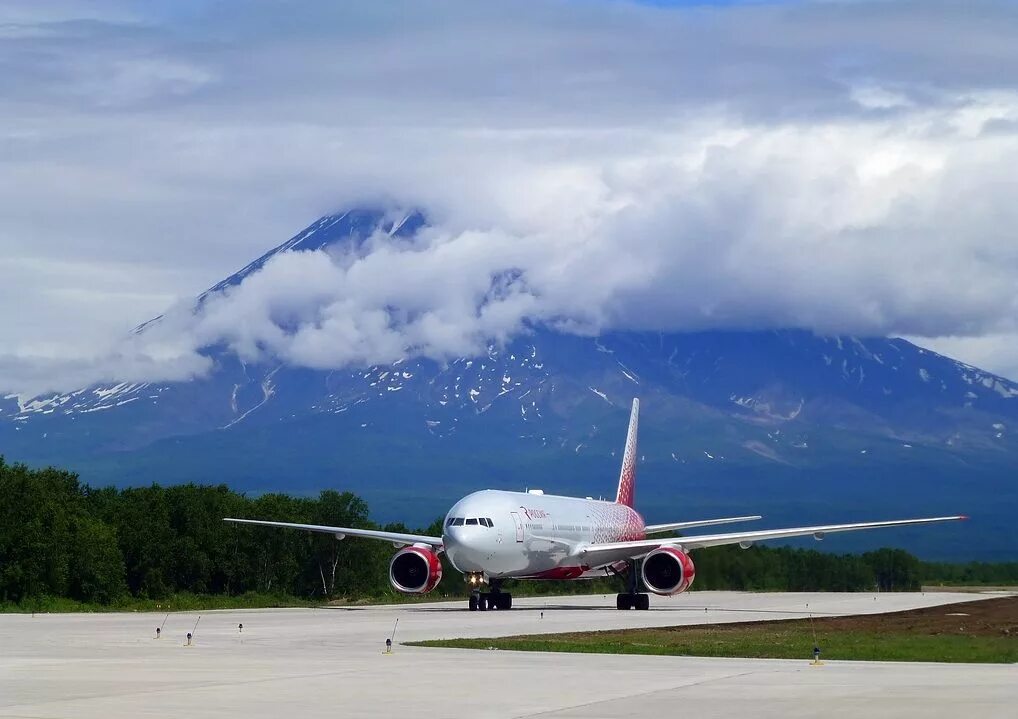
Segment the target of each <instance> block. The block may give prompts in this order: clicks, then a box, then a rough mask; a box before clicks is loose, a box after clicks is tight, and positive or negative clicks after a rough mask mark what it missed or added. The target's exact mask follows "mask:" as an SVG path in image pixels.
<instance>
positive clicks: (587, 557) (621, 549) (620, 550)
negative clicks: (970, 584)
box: [576, 515, 968, 567]
mask: <svg viewBox="0 0 1018 719" xmlns="http://www.w3.org/2000/svg"><path fill="white" fill-rule="evenodd" d="M960 519H968V517H966V516H964V515H958V516H953V517H926V518H923V519H896V520H891V521H887V522H859V523H856V524H822V525H818V526H815V527H791V528H788V529H764V530H760V531H756V532H730V533H726V534H705V535H701V536H698V537H675V538H672V539H641V540H637V541H633V542H612V543H609V544H587V545H583V546H580V547H577V549H576V556H577V557H579V558H580V559H581V560H582V561H583V563H584V564H586V565H588V566H591V567H600V566H604V565H606V564H611V563H613V562H619V561H622V560H626V559H638V558H640V557H643V556H645V555H647V554H650V553H651V552H652V551H654V550H655V549H657V548H658V547H680V548H682V549H687V550H688V549H701V548H703V547H717V546H720V545H723V544H753V543H755V542H760V541H763V540H767V539H786V538H789V537H807V536H810V535H813V536H814V537H815V538H816V539H823V538H824V535H826V534H832V533H834V532H855V531H858V530H861V529H877V528H879V527H900V526H905V525H910V524H930V523H933V522H953V521H957V520H960Z"/></svg>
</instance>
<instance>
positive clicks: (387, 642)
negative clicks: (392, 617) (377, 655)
mask: <svg viewBox="0 0 1018 719" xmlns="http://www.w3.org/2000/svg"><path fill="white" fill-rule="evenodd" d="M398 626H399V617H396V623H395V624H393V625H392V636H391V637H386V638H385V651H384V652H382V654H392V640H393V639H395V638H396V627H398Z"/></svg>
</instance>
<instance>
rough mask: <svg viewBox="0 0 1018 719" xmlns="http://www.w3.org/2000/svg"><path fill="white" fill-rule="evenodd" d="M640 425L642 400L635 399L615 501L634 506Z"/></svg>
mask: <svg viewBox="0 0 1018 719" xmlns="http://www.w3.org/2000/svg"><path fill="white" fill-rule="evenodd" d="M639 424H640V400H638V399H633V412H632V414H630V415H629V432H628V433H627V434H626V451H625V453H624V454H623V455H622V472H621V474H619V491H618V493H617V494H616V495H615V501H616V502H618V503H619V504H624V505H626V506H627V507H632V506H633V499H634V496H635V494H636V433H637V429H638V427H639Z"/></svg>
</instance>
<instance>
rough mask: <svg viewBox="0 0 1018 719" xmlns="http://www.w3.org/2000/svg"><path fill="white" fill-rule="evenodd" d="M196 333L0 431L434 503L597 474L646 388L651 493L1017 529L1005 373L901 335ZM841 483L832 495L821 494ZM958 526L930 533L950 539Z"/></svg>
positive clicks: (37, 444) (595, 478) (373, 228)
mask: <svg viewBox="0 0 1018 719" xmlns="http://www.w3.org/2000/svg"><path fill="white" fill-rule="evenodd" d="M425 224H426V220H425V218H424V216H423V215H422V214H421V213H419V212H411V213H401V214H392V213H387V212H383V211H379V210H365V209H360V210H351V211H349V212H346V213H343V214H337V215H330V216H327V217H323V218H321V219H320V220H318V221H316V222H315V223H314V224H312V225H310V226H309V227H308V228H306V229H305V230H303V231H302V232H300V233H298V234H297V235H295V236H294V237H293V238H292V239H290V240H288V241H287V242H285V243H283V244H281V245H280V246H278V247H276V248H274V249H273V250H271V251H270V252H268V253H266V254H265V255H263V256H262V257H260V258H258V259H257V260H255V261H254V262H252V263H251V264H250V265H248V266H247V267H245V268H244V269H242V270H240V271H239V272H237V273H236V274H234V275H231V276H230V277H228V278H226V279H224V280H223V281H222V282H220V283H218V284H216V285H215V286H214V287H212V288H210V289H209V290H207V291H206V292H205V293H202V295H200V296H199V297H198V298H196V300H195V303H196V307H197V306H200V305H201V304H202V303H203V302H206V301H207V300H208V298H210V297H212V296H215V295H216V294H217V293H221V292H223V291H224V290H226V289H227V288H230V287H233V286H235V285H237V284H239V283H240V282H242V281H243V280H244V279H245V278H247V277H249V276H251V275H253V274H254V273H256V272H257V271H258V270H259V269H260V268H262V267H263V266H264V264H265V263H266V262H267V261H268V260H269V259H270V258H271V257H273V256H275V255H277V254H280V253H284V252H288V251H297V250H308V249H312V250H314V249H334V248H342V247H343V246H344V244H347V245H349V247H351V248H356V246H357V245H358V244H359V243H361V242H363V241H365V239H366V238H367V237H369V236H370V235H372V234H373V233H377V232H382V233H386V234H388V235H391V236H393V237H405V238H411V237H413V236H414V234H415V233H417V232H418V231H419V230H420V229H421V228H422V227H423V226H425ZM158 321H159V318H155V319H154V320H152V321H150V322H149V323H145V324H143V325H141V326H140V327H138V328H136V330H135V331H136V332H145V331H147V330H148V328H149V327H150V326H151V325H152V323H154V322H158ZM207 353H208V355H209V356H210V357H211V358H212V359H213V361H214V370H213V371H212V372H211V373H210V374H209V375H207V376H205V377H203V378H201V379H196V380H193V381H190V382H180V383H157V384H146V383H126V382H125V383H115V384H111V385H107V386H97V387H88V388H82V389H79V390H77V391H74V392H69V393H59V394H54V395H51V396H42V397H31V398H29V397H8V398H6V399H5V400H4V401H3V402H2V403H0V441H2V445H0V446H2V447H3V450H2V451H3V453H4V454H6V455H7V456H8V457H9V458H10V459H23V460H27V461H30V462H34V463H59V464H66V465H69V466H72V467H75V468H78V469H79V470H80V471H81V472H82V474H83V476H84V478H85V479H86V480H88V481H90V482H92V483H94V484H101V483H105V482H108V481H113V482H117V483H146V482H150V481H164V482H176V481H188V480H204V481H209V480H222V481H228V482H230V483H232V484H234V485H236V486H239V487H241V488H247V489H253V490H289V491H295V490H296V491H311V490H314V489H317V488H322V487H325V486H342V487H343V488H345V489H351V490H352V491H355V492H360V493H361V494H363V495H365V496H366V497H367V498H368V499H369V500H373V501H374V502H375V504H376V509H377V505H380V504H381V503H382V502H385V503H386V506H387V507H389V509H390V510H391V512H392V513H393V515H394V516H395V515H397V514H400V513H403V514H402V518H407V515H406V513H407V512H409V513H410V514H411V516H410V517H409V518H410V519H413V520H417V521H421V522H426V521H429V520H430V519H431V518H432V517H433V516H434V515H435V514H437V513H438V512H439V511H441V509H442V508H443V505H444V504H445V503H446V502H447V500H450V499H453V498H455V497H456V496H458V495H460V494H462V493H465V492H466V491H469V490H471V489H474V488H477V487H480V486H506V487H516V486H518V485H519V483H520V482H521V477H529V478H532V479H531V480H522V481H524V482H525V483H529V482H530V481H535V482H537V481H539V482H541V483H543V484H544V485H545V489H547V490H549V491H557V492H563V493H565V492H580V493H586V494H590V493H595V492H598V491H602V492H605V493H607V492H609V491H610V489H611V487H610V485H611V483H612V480H611V475H612V473H613V472H614V471H615V469H614V465H615V461H616V460H615V457H614V455H615V454H616V451H617V449H618V445H619V444H620V442H621V440H622V437H623V435H624V423H625V420H626V416H627V412H628V406H629V402H630V400H631V398H632V397H633V396H640V397H641V398H642V400H643V404H644V408H645V412H644V419H643V422H642V431H641V454H642V455H643V457H642V465H641V477H642V482H641V486H640V491H641V493H642V494H644V496H649V497H654V498H655V500H654V501H655V502H656V503H658V504H659V505H660V506H659V507H658V509H659V510H660V511H665V510H669V509H670V510H680V511H681V513H682V516H685V515H687V514H698V515H699V514H703V513H704V512H706V513H712V512H713V511H721V512H724V511H729V510H731V511H735V512H736V513H740V512H742V510H748V509H750V508H752V507H749V506H748V505H747V504H746V502H747V501H755V502H757V503H758V504H757V505H756V506H758V507H759V504H760V503H763V504H764V506H763V510H764V512H765V513H767V514H769V515H770V517H773V518H776V519H779V518H781V517H782V516H785V515H788V516H789V518H790V519H793V518H794V519H797V520H801V519H803V518H804V517H803V515H804V514H805V515H807V518H808V516H811V512H813V513H814V514H815V515H816V518H817V519H818V520H819V519H830V518H834V519H840V518H843V517H845V515H846V512H847V513H848V514H849V515H851V516H855V515H857V514H858V515H860V516H862V515H865V516H869V515H870V514H873V511H868V512H867V510H871V509H872V506H873V505H875V504H879V505H880V507H881V511H879V512H877V514H879V515H880V516H884V515H887V514H893V513H895V512H906V513H917V512H920V511H922V510H923V509H928V510H929V511H969V512H971V513H973V514H976V513H977V512H978V511H979V510H980V509H983V510H985V512H987V513H988V514H987V515H986V517H987V521H986V523H985V525H983V526H982V527H981V529H980V535H981V536H982V534H983V533H986V534H987V535H989V534H992V536H994V537H995V539H994V542H995V544H993V545H992V546H991V547H990V549H989V550H987V551H988V552H989V553H991V554H992V553H993V552H994V551H997V550H996V549H994V547H997V546H998V545H999V546H1000V547H1003V546H1004V545H1003V544H1001V542H1003V541H1004V540H1006V539H1007V537H1011V538H1013V537H1014V531H1013V530H1012V529H1010V528H1009V527H1008V524H1007V522H1006V520H1005V518H1004V516H1003V514H1002V512H1001V510H1000V507H1001V506H1002V503H1004V504H1006V503H1007V502H1008V501H1012V502H1013V500H1014V498H1015V497H1016V495H1018V488H1016V485H1015V482H1014V481H1013V479H1012V476H1011V472H1012V468H1013V467H1014V466H1015V462H1016V460H1018V442H1016V441H1015V431H1016V430H1018V384H1015V383H1013V382H1011V381H1009V380H1006V379H1004V378H1001V377H998V376H995V375H993V374H990V373H988V372H984V371H982V370H979V369H977V368H975V367H971V366H969V365H966V364H963V363H960V362H957V361H954V360H952V359H950V358H947V357H944V356H941V355H938V354H936V353H933V352H930V351H929V350H925V349H923V348H920V347H917V346H915V345H913V344H911V343H909V342H906V341H904V340H901V339H887V338H855V337H820V336H816V335H814V334H812V333H810V332H806V331H801V330H785V331H768V332H722V331H716V332H696V333H683V334H652V333H626V332H613V333H607V334H604V335H602V336H600V337H596V338H594V337H581V336H576V335H570V334H563V333H558V332H554V331H551V330H549V329H547V328H543V327H534V328H532V329H531V331H529V332H528V333H526V334H524V335H521V336H518V337H517V338H516V339H514V340H513V341H511V342H510V343H508V344H507V345H504V346H498V345H496V344H491V345H489V346H488V347H487V348H486V351H484V352H482V353H480V354H478V355H477V356H471V357H460V358H455V359H452V360H450V361H447V362H444V363H438V362H435V361H433V360H428V359H415V358H407V359H404V360H400V361H397V362H394V363H392V364H386V365H384V366H383V365H378V366H371V367H356V368H348V369H337V370H312V369H306V368H300V367H293V366H289V365H286V364H284V363H281V362H279V361H278V360H269V361H263V362H260V363H256V364H250V363H248V364H245V363H244V362H242V361H241V360H239V359H238V358H237V357H236V356H235V355H233V354H232V353H230V352H229V351H227V350H225V349H223V348H222V347H211V348H208V350H207ZM889 487H894V491H893V492H889V491H888V488H889ZM772 489H773V490H774V491H773V492H772V491H771V490H772ZM877 499H879V502H878V501H877ZM690 502H692V503H693V504H696V505H697V509H696V510H695V511H694V510H692V509H690V508H688V507H687V506H686V505H687V504H688V503H690ZM832 503H837V504H838V507H839V508H840V509H841V510H843V511H839V512H826V511H825V509H826V508H827V507H828V506H829V505H830V504H832ZM959 503H962V504H959ZM768 510H769V511H768ZM995 511H996V512H997V514H994V512H995ZM376 513H379V512H377V511H376ZM414 513H416V514H414ZM672 513H673V514H674V511H673V512H672ZM380 514H381V516H385V512H381V513H380ZM648 514H650V515H651V518H652V519H654V518H656V517H655V516H654V512H648ZM835 515H837V516H835ZM873 518H878V517H873ZM1002 528H1003V531H1004V532H1005V535H1004V537H1003V539H1002V538H1001V534H1000V532H1001V531H1002ZM1008 533H1009V534H1008ZM908 536H909V537H912V538H916V539H918V538H919V537H918V536H917V535H908ZM960 536H961V535H959V534H958V532H957V531H954V530H952V531H950V532H948V533H946V534H945V533H941V534H940V535H939V537H937V536H934V533H928V534H927V535H925V536H924V537H923V538H922V541H925V542H929V543H928V544H925V545H924V546H927V547H930V548H932V549H931V551H933V552H934V553H936V554H940V555H947V554H950V553H951V552H952V551H953V549H952V547H954V546H955V543H957V542H958V541H964V540H961V539H959V537H960ZM931 537H932V538H931ZM945 537H946V539H945ZM880 541H885V542H886V541H889V540H887V539H886V538H885V539H883V540H880ZM983 553H984V554H986V553H987V552H983ZM961 554H962V555H963V556H967V555H968V554H971V552H970V551H968V548H966V550H965V551H964V552H962V553H961Z"/></svg>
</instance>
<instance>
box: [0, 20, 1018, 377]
mask: <svg viewBox="0 0 1018 719" xmlns="http://www.w3.org/2000/svg"><path fill="white" fill-rule="evenodd" d="M977 5H978V7H977V8H976V9H975V10H974V9H973V8H972V7H971V6H969V7H964V8H963V7H959V6H957V5H956V4H950V3H943V4H942V3H936V2H933V3H931V2H882V3H846V4H839V3H823V4H816V5H814V4H791V5H787V4H780V5H763V6H760V5H753V6H748V7H741V6H735V7H731V6H726V7H722V8H709V7H694V8H685V7H684V8H669V7H647V6H641V5H633V4H625V3H556V2H541V3H534V4H531V5H528V7H527V8H526V9H525V10H523V11H513V12H510V11H509V9H508V8H506V7H504V6H500V5H489V4H483V3H482V4H476V3H465V4H449V3H443V4H440V5H435V6H433V5H428V4H421V3H407V4H399V3H397V4H392V5H388V4H387V5H386V6H385V7H381V8H379V7H376V5H375V4H365V5H356V4H355V5H345V6H343V8H342V9H329V8H318V9H308V8H302V9H301V10H299V11H296V12H295V11H292V10H290V11H287V12H285V13H284V12H282V11H281V10H280V9H279V8H277V7H275V6H274V5H273V4H272V3H256V4H252V5H244V6H243V8H242V7H241V6H231V5H229V4H227V5H225V6H223V5H217V6H215V7H214V8H209V7H206V6H204V5H203V4H198V3H195V4H172V5H171V4H167V5H165V6H161V5H159V4H155V5H152V6H150V7H148V8H147V9H146V10H145V13H146V14H145V15H138V14H137V12H138V11H137V10H135V9H134V8H131V7H126V8H125V7H119V6H116V5H101V6H95V5H92V4H89V5H85V6H78V5H76V4H74V3H70V4H65V5H63V6H60V8H59V10H60V12H56V11H54V10H52V9H48V10H47V15H46V16H45V17H42V16H40V15H38V14H37V11H35V10H34V8H33V7H32V6H31V5H25V6H23V7H21V8H20V9H18V8H17V6H14V7H15V9H14V10H13V11H12V10H7V11H6V12H8V14H9V17H7V18H3V17H0V36H2V37H3V38H4V42H3V43H0V70H3V72H2V73H0V78H2V79H0V92H3V93H4V96H5V98H9V102H7V103H6V104H5V105H4V108H3V109H0V116H2V117H3V120H4V122H3V123H0V127H2V128H4V129H3V130H0V141H2V142H3V144H4V146H5V148H6V149H7V152H5V153H4V159H0V167H2V174H0V185H2V188H0V189H2V190H3V191H2V192H0V218H2V219H0V266H3V267H4V269H5V270H6V271H5V276H7V277H9V278H11V279H10V281H9V282H6V283H4V284H3V286H0V303H2V305H3V306H4V307H5V308H9V309H7V310H6V311H5V312H4V313H3V316H2V317H0V331H2V332H3V334H4V336H5V337H6V338H7V342H6V343H5V347H4V348H3V349H0V387H2V389H4V390H6V391H18V392H35V391H43V390H46V389H53V388H72V387H76V386H81V385H83V384H87V383H89V382H92V381H103V380H114V379H125V380H145V379H152V380H157V379H158V380H162V379H182V378H186V377H189V376H193V375H194V374H200V373H201V372H204V371H207V369H208V366H209V363H208V361H207V360H206V359H205V358H204V357H203V356H202V349H203V348H204V347H207V346H209V345H213V344H223V343H225V344H228V345H229V346H230V347H232V348H233V349H234V350H235V351H236V352H238V353H239V354H241V355H242V356H245V357H252V358H253V357H265V356H273V357H277V358H280V359H283V360H285V361H288V362H292V363H296V364H300V365H304V366H310V367H337V366H344V365H348V364H364V363H368V364H371V363H377V362H383V361H391V360H393V359H396V358H398V357H400V356H403V355H405V354H408V353H409V354H423V355H427V356H431V357H436V358H444V357H448V356H455V355H459V354H464V353H469V352H471V351H474V350H476V349H477V348H478V347H480V346H483V343H485V342H487V341H489V340H491V339H495V340H501V339H505V338H508V337H511V336H513V335H514V334H515V333H517V332H519V331H521V329H522V328H524V327H525V326H527V325H528V324H534V323H546V324H550V325H553V326H556V327H559V328H562V329H565V330H567V331H574V332H584V333H590V332H597V331H600V330H604V329H641V330H687V329H705V328H714V327H724V328H745V329H758V328H774V327H804V328H809V329H813V330H815V331H817V332H822V333H852V334H862V335H906V336H909V337H913V338H919V339H921V340H922V341H924V342H925V343H926V344H932V345H933V346H934V347H935V348H939V347H944V348H948V349H950V350H951V351H954V352H956V353H958V354H960V355H961V357H962V358H963V359H965V358H966V353H969V354H971V355H977V356H978V357H979V359H980V361H981V362H983V363H984V364H985V365H988V367H989V368H990V369H996V370H997V371H1002V372H1005V373H1009V372H1010V373H1012V374H1014V371H1013V370H1018V351H1016V350H1014V349H1011V348H1012V347H1014V346H1016V344H1018V343H1011V342H1008V341H1007V339H1008V338H1010V337H1013V336H1015V335H1016V334H1018V326H1016V325H1018V320H1016V318H1018V312H1016V310H1018V240H1016V238H1015V235H1014V228H1015V227H1018V203H1015V202H1014V200H1013V198H1014V197H1015V191H1016V189H1018V187H1016V182H1018V181H1016V179H1015V178H1016V175H1015V173H1014V170H1013V168H1014V167H1016V166H1018V80H1016V78H1018V47H1016V46H1015V43H1013V37H1014V34H1015V31H1016V30H1018V9H1016V8H1015V7H1014V6H1013V5H1011V4H1010V3H1004V2H1000V3H992V2H986V3H977ZM97 7H98V10H97V9H96V8H97ZM55 14H56V16H54V15H55ZM4 23H6V24H4ZM366 202H370V203H372V204H378V203H389V204H392V205H402V206H417V207H422V208H424V209H425V210H426V211H427V213H428V214H429V216H430V218H431V220H432V226H431V227H430V228H429V229H427V230H426V231H425V232H423V233H421V235H420V236H418V237H417V238H416V239H415V240H414V241H412V242H407V241H394V240H392V239H390V238H387V237H385V236H381V235H380V236H377V237H375V238H373V240H372V241H371V242H369V243H368V244H367V245H366V246H365V247H363V248H361V249H360V250H359V251H356V252H346V253H343V254H328V253H325V252H317V253H294V254H291V255H287V256H282V257H278V258H276V259H275V260H274V261H272V262H270V263H269V264H268V265H267V266H266V267H265V268H264V270H263V271H261V272H260V273H258V274H255V275H253V276H251V277H250V278H249V279H248V280H246V281H245V282H244V283H243V284H242V285H241V286H239V287H236V288H233V289H232V290H230V291H229V292H228V293H226V294H224V295H223V296H222V297H219V298H216V299H214V300H212V301H210V302H207V303H205V304H204V305H203V307H202V309H201V311H200V312H198V313H197V314H195V313H193V312H192V309H193V307H192V305H191V303H190V301H189V300H187V298H188V297H193V296H194V295H196V294H197V293H198V292H200V291H201V290H202V289H203V288H204V287H207V286H210V285H212V284H214V283H215V282H216V281H217V280H218V279H220V278H221V277H222V276H224V275H226V274H228V273H229V272H230V271H232V269H233V268H235V267H238V266H241V265H243V264H245V263H246V262H247V261H248V260H249V259H250V258H251V257H253V256H257V255H258V254H260V253H261V252H262V251H264V249H265V248H266V247H269V246H272V245H275V244H277V243H278V242H279V241H280V239H281V238H282V237H286V236H289V235H291V234H293V231H294V230H295V229H296V228H297V227H300V226H303V225H305V224H307V222H308V221H310V220H311V219H313V218H314V217H316V216H318V215H320V214H324V213H326V212H329V211H333V210H336V209H340V208H344V207H350V206H355V205H357V204H361V203H366ZM174 303H175V304H174ZM169 305H173V309H171V311H170V312H168V313H166V316H165V318H164V321H163V322H161V323H159V326H158V328H153V329H152V330H150V331H148V332H145V333H142V334H141V335H131V336H129V337H127V338H126V339H124V336H125V334H126V333H125V332H124V328H126V327H130V326H132V325H134V324H137V323H138V322H141V321H143V320H145V319H147V318H148V317H150V316H153V315H155V314H159V313H161V312H162V311H163V310H164V309H165V308H166V307H167V306H169ZM938 343H940V344H939V345H938Z"/></svg>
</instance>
